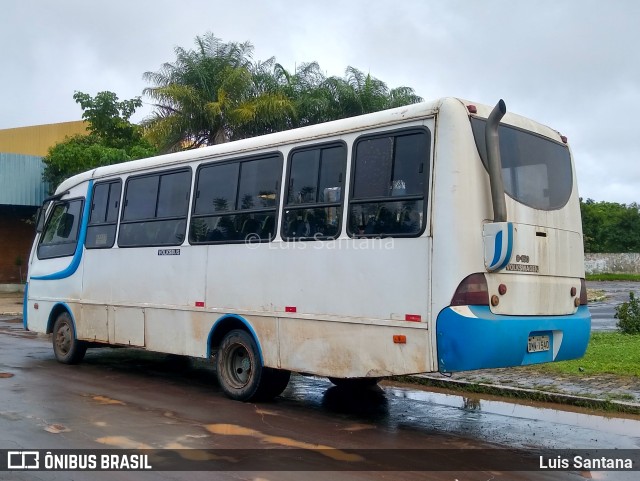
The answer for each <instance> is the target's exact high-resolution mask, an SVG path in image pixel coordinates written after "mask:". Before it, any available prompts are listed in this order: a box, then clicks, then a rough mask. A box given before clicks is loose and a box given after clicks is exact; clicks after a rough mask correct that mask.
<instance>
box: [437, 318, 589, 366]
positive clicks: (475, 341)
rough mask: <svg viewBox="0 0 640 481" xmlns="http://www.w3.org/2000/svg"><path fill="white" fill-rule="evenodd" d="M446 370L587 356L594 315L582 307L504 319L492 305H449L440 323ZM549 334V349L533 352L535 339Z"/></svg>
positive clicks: (441, 363)
mask: <svg viewBox="0 0 640 481" xmlns="http://www.w3.org/2000/svg"><path fill="white" fill-rule="evenodd" d="M436 331H437V335H438V367H439V370H440V371H441V372H454V371H470V370H473V369H485V368H496V367H509V366H524V365H526V364H537V363H541V362H552V361H564V360H567V359H576V358H579V357H582V356H583V355H584V352H585V351H586V349H587V344H588V343H589V335H590V333H591V314H590V313H589V309H587V307H586V306H580V307H579V308H578V310H577V312H576V313H575V314H571V315H567V316H499V315H495V314H493V313H492V312H491V310H490V309H489V306H468V307H467V306H465V307H463V308H451V307H447V308H445V309H443V310H442V311H441V312H440V314H439V315H438V319H437V321H436ZM539 335H548V336H549V344H550V345H549V349H548V350H546V351H542V352H527V346H528V339H529V336H539Z"/></svg>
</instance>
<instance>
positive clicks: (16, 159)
mask: <svg viewBox="0 0 640 481" xmlns="http://www.w3.org/2000/svg"><path fill="white" fill-rule="evenodd" d="M86 133H87V130H86V124H85V122H84V121H82V120H80V121H75V122H63V123H59V124H45V125H35V126H33V127H20V128H15V129H3V130H0V284H19V283H21V282H22V281H24V279H25V277H26V270H27V262H28V259H29V251H30V250H31V244H32V243H33V238H34V236H35V226H34V225H33V223H32V222H33V217H34V216H35V212H36V210H37V208H38V206H39V205H40V204H41V203H42V201H43V200H44V197H45V193H46V191H47V190H46V186H45V185H43V182H42V172H43V169H44V164H43V163H42V157H44V156H45V155H47V152H48V150H49V148H50V147H52V146H53V145H55V144H57V143H58V142H61V141H63V140H64V139H65V137H68V136H72V135H76V134H86ZM18 259H20V260H21V261H22V276H21V273H20V266H18V265H17V262H16V261H17V260H18ZM21 277H22V278H21Z"/></svg>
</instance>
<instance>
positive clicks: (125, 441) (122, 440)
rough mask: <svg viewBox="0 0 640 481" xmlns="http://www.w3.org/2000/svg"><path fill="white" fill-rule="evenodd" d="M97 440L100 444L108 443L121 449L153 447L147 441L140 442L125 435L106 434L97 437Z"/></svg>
mask: <svg viewBox="0 0 640 481" xmlns="http://www.w3.org/2000/svg"><path fill="white" fill-rule="evenodd" d="M96 442H98V443H100V444H106V445H107V446H113V447H116V448H120V449H153V446H150V445H148V444H146V443H140V442H138V441H134V440H133V439H130V438H127V437H125V436H105V437H102V438H98V439H96Z"/></svg>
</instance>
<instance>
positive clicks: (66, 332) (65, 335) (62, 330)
mask: <svg viewBox="0 0 640 481" xmlns="http://www.w3.org/2000/svg"><path fill="white" fill-rule="evenodd" d="M56 347H57V348H58V351H59V352H60V353H61V354H63V355H66V354H67V353H68V352H69V350H70V349H71V328H70V327H69V324H66V323H65V324H62V325H61V326H60V327H59V328H58V330H57V331H56Z"/></svg>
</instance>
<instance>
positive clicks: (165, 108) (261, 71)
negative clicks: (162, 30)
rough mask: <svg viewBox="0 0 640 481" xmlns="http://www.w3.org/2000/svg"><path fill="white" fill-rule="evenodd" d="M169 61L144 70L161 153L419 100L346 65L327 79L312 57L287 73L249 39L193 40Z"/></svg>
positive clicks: (150, 124) (152, 134) (150, 123)
mask: <svg viewBox="0 0 640 481" xmlns="http://www.w3.org/2000/svg"><path fill="white" fill-rule="evenodd" d="M175 54H176V60H175V62H173V63H165V64H164V65H163V66H162V68H161V69H160V70H159V71H158V72H146V73H145V74H144V78H145V80H147V81H148V82H150V83H151V84H153V86H152V87H148V88H146V89H145V90H144V93H145V94H146V95H148V96H149V97H151V98H152V99H153V100H154V101H155V102H156V104H155V107H156V110H155V111H154V113H153V114H152V116H151V117H150V118H149V119H147V120H146V121H145V125H146V126H147V128H148V132H149V138H150V139H151V140H152V141H153V142H154V144H155V145H156V146H157V147H158V148H159V149H160V150H162V151H175V150H181V149H188V148H196V147H200V146H203V145H212V144H217V143H221V142H226V141H229V140H236V139H242V138H246V137H252V136H256V135H262V134H266V133H270V132H277V131H281V130H286V129H290V128H294V127H302V126H305V125H311V124H315V123H319V122H326V121H329V120H336V119H341V118H345V117H350V116H353V115H360V114H364V113H369V112H375V111H377V110H382V109H386V108H391V107H398V106H401V105H406V104H409V103H415V102H419V101H421V100H422V99H421V98H420V97H419V96H417V95H416V94H415V93H414V91H413V89H411V88H409V87H400V88H397V89H391V90H390V89H389V88H388V87H387V85H386V84H385V83H384V82H382V81H381V80H379V79H376V78H375V77H372V76H371V75H370V74H364V73H363V72H361V71H359V70H358V69H356V68H354V67H348V68H347V70H346V75H345V78H340V77H328V78H327V77H326V76H325V75H324V74H323V73H322V70H321V69H320V67H319V65H318V64H317V63H316V62H311V63H304V64H301V65H300V66H299V67H298V68H296V70H295V72H289V71H287V70H286V69H285V68H284V67H283V66H282V65H280V64H278V63H277V62H276V60H275V58H274V57H271V58H269V59H268V60H266V61H264V62H260V61H256V62H254V61H253V58H252V55H253V46H252V45H251V44H250V43H249V42H244V43H234V42H231V43H224V42H222V41H221V40H220V39H219V38H217V37H215V36H214V35H213V34H211V33H208V34H207V35H205V36H203V37H196V48H195V49H193V50H185V49H183V48H181V47H177V48H176V49H175Z"/></svg>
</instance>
